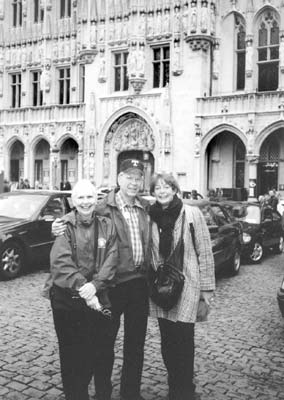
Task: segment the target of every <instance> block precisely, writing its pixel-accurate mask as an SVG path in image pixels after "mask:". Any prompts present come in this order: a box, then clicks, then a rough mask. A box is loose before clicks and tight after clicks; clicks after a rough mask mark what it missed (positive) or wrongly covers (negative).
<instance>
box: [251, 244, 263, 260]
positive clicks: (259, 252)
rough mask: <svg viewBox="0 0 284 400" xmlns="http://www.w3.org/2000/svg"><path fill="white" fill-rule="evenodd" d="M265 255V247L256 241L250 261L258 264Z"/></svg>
mask: <svg viewBox="0 0 284 400" xmlns="http://www.w3.org/2000/svg"><path fill="white" fill-rule="evenodd" d="M262 257H263V247H262V244H261V243H260V242H255V244H254V246H253V250H252V252H251V253H250V256H249V258H250V261H251V262H253V263H255V264H257V263H259V262H260V261H261V260H262Z"/></svg>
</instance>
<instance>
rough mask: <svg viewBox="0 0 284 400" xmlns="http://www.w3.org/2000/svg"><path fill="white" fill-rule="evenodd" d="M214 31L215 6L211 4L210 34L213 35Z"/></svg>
mask: <svg viewBox="0 0 284 400" xmlns="http://www.w3.org/2000/svg"><path fill="white" fill-rule="evenodd" d="M215 30H216V16H215V5H214V3H211V5H210V33H211V35H214V33H215Z"/></svg>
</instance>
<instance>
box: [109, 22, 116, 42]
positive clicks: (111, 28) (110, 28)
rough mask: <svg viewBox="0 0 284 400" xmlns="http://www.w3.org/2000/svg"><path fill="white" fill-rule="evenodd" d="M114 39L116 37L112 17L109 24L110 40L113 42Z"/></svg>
mask: <svg viewBox="0 0 284 400" xmlns="http://www.w3.org/2000/svg"><path fill="white" fill-rule="evenodd" d="M114 39H115V37H114V19H113V18H111V19H110V20H109V25H108V40H109V41H110V42H113V41H114Z"/></svg>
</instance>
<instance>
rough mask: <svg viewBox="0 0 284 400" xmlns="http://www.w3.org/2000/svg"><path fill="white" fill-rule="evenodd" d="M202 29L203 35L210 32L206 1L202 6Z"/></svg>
mask: <svg viewBox="0 0 284 400" xmlns="http://www.w3.org/2000/svg"><path fill="white" fill-rule="evenodd" d="M200 28H201V32H202V33H206V32H207V30H208V8H207V3H206V2H205V1H204V2H203V3H202V6H201V16H200Z"/></svg>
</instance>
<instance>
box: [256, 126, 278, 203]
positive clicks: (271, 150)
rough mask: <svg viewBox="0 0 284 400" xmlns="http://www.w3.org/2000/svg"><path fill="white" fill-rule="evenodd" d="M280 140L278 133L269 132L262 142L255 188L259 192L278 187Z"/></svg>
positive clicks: (262, 192)
mask: <svg viewBox="0 0 284 400" xmlns="http://www.w3.org/2000/svg"><path fill="white" fill-rule="evenodd" d="M279 154H280V141H279V138H278V134H277V133H276V132H275V133H273V134H271V135H270V136H269V137H268V138H266V139H265V141H264V142H263V144H262V146H261V148H260V152H259V162H258V174H257V181H258V182H257V188H258V193H257V195H258V196H259V195H260V194H264V193H267V192H268V191H269V190H270V189H274V188H275V189H278V167H279Z"/></svg>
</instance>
